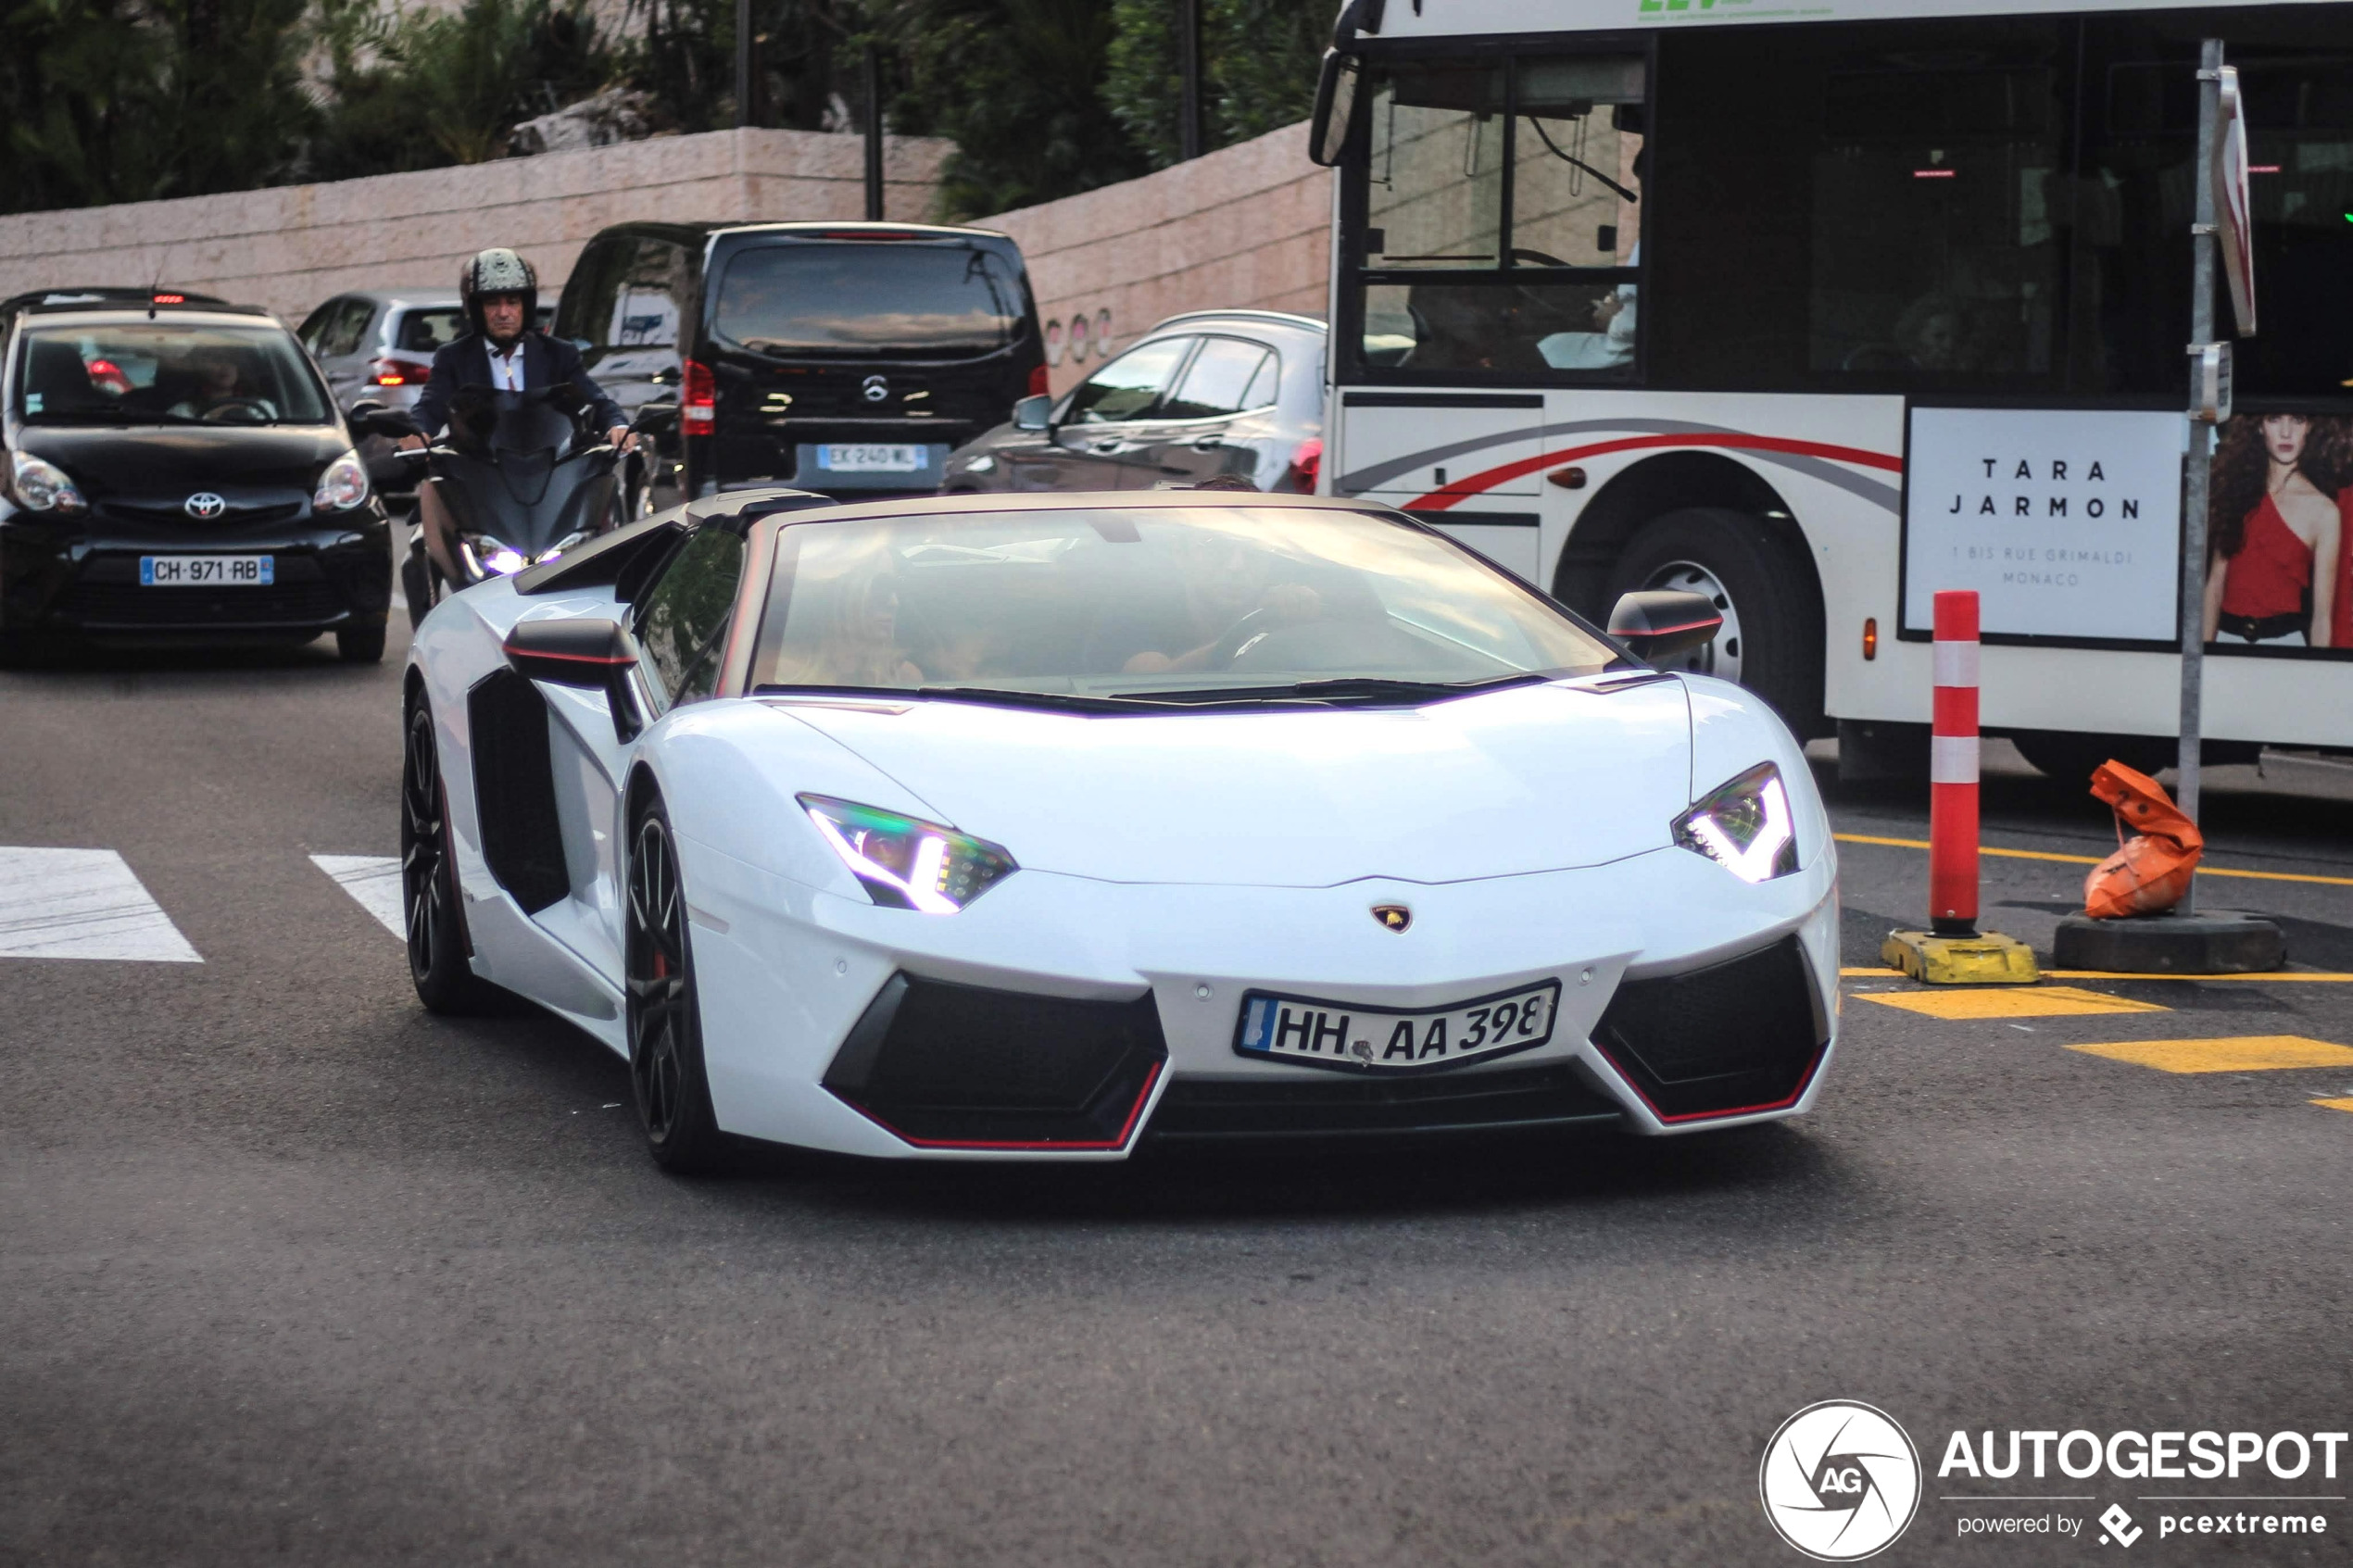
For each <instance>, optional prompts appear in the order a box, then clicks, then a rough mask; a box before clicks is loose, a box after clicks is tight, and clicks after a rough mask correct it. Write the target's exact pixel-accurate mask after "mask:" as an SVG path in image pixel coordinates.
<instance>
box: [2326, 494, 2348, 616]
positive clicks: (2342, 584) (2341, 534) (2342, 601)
mask: <svg viewBox="0 0 2353 1568" xmlns="http://www.w3.org/2000/svg"><path fill="white" fill-rule="evenodd" d="M2336 515H2337V516H2338V517H2339V518H2342V519H2343V520H2344V523H2343V526H2342V527H2340V528H2339V529H2338V530H2337V535H2336V536H2337V538H2338V539H2339V540H2340V541H2343V543H2340V544H2339V545H2338V546H2337V549H2336V609H2335V612H2334V614H2333V615H2331V616H2330V617H2329V624H2330V627H2331V631H2330V635H2329V646H2331V647H2333V648H2353V547H2348V545H2353V489H2346V490H2340V491H2338V492H2337V493H2336Z"/></svg>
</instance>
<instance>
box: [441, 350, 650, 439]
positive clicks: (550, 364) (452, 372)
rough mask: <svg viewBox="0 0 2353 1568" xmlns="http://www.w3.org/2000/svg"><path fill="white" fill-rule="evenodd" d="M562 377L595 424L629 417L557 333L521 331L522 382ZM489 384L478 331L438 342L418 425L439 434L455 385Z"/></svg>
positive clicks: (605, 426) (606, 425) (532, 385)
mask: <svg viewBox="0 0 2353 1568" xmlns="http://www.w3.org/2000/svg"><path fill="white" fill-rule="evenodd" d="M567 381H568V382H570V383H572V384H573V388H574V389H575V390H576V391H578V392H579V394H580V398H581V401H582V403H584V404H585V406H586V407H587V408H588V410H589V413H590V416H591V418H592V419H593V420H594V421H595V424H596V428H597V429H598V430H599V431H606V430H610V429H612V427H613V426H615V425H625V424H627V423H628V422H629V416H628V415H626V414H624V413H623V412H622V411H621V405H620V404H618V403H616V402H614V401H613V400H612V399H611V398H610V397H608V396H606V395H605V390H604V388H602V387H600V386H598V384H597V383H595V382H593V381H591V380H589V379H588V369H587V367H586V366H585V365H584V364H582V363H581V360H580V350H579V349H577V348H574V347H573V345H571V344H570V343H567V342H566V341H564V340H563V339H562V338H560V337H549V336H548V335H547V333H546V332H539V331H537V330H534V331H531V332H525V333H523V334H522V384H523V385H524V386H525V387H526V388H528V389H531V390H534V391H535V390H537V389H538V388H541V387H547V386H553V385H555V384H556V383H558V382H567ZM491 384H493V383H492V382H491V379H490V348H489V345H488V342H487V340H485V339H484V337H483V336H482V334H481V333H479V332H467V333H466V334H465V335H463V336H462V337H459V338H458V339H457V340H455V341H454V342H450V343H446V344H443V345H441V348H440V351H439V352H437V353H435V354H434V357H433V375H432V376H431V377H430V378H429V379H428V380H427V381H426V382H425V390H424V392H423V394H422V395H420V396H419V397H418V399H417V407H416V409H415V417H416V420H417V428H418V429H419V430H422V431H423V432H424V433H426V434H427V435H437V434H439V433H441V428H442V427H443V426H444V425H446V424H447V423H448V422H449V399H450V398H451V397H452V396H453V395H455V394H456V393H457V391H458V389H459V387H461V386H489V385H491Z"/></svg>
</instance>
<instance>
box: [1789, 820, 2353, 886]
mask: <svg viewBox="0 0 2353 1568" xmlns="http://www.w3.org/2000/svg"><path fill="white" fill-rule="evenodd" d="M1831 837H1832V838H1835V839H1837V840H1838V841H1839V842H1840V843H1841V844H1878V845H1883V846H1885V847H1888V848H1890V849H1925V848H1927V847H1928V840H1927V839H1925V838H1880V837H1875V836H1874V835H1872V834H1868V833H1834V834H1831ZM1977 852H1978V853H1979V854H1981V855H1988V856H1992V857H1994V859H2003V860H2058V861H2062V862H2064V863H2065V864H2068V865H2070V866H2096V865H2098V864H2099V863H2100V861H2101V860H2102V859H2105V858H2106V857H2104V856H2099V855H2054V854H2052V853H2051V852H2050V851H2049V850H2047V849H1995V848H1994V847H1991V846H1988V845H1980V846H1979V847H1978V850H1977ZM2197 874H2198V875H2200V876H2237V877H2247V878H2251V879H2252V880H2254V881H2257V882H2317V883H2321V884H2324V885H2326V886H2329V887H2353V876H2316V875H2313V874H2311V873H2309V872H2246V871H2239V870H2237V869H2236V868H2234V867H2231V866H2208V865H2204V864H2201V865H2200V866H2199V867H2198V868H2197Z"/></svg>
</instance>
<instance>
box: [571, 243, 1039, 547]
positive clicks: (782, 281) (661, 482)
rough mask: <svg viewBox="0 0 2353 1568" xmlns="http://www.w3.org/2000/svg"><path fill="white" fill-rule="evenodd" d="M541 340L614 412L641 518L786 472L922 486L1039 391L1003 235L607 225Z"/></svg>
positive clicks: (1016, 255)
mask: <svg viewBox="0 0 2353 1568" xmlns="http://www.w3.org/2000/svg"><path fill="white" fill-rule="evenodd" d="M555 331H556V335H558V336H559V337H566V338H570V339H571V340H572V341H573V342H574V343H576V344H578V345H580V350H581V353H582V355H583V357H584V358H585V360H586V361H587V368H588V372H589V374H591V375H593V376H594V377H596V378H597V381H598V383H599V384H600V385H602V386H603V387H604V389H605V390H606V391H607V392H608V393H610V394H611V395H612V396H613V397H614V398H615V399H617V400H618V401H619V402H620V403H621V405H622V407H623V408H626V409H628V410H629V412H630V413H631V415H632V416H633V418H634V419H635V423H636V426H637V429H638V432H639V434H640V436H641V437H642V438H643V439H644V440H645V442H646V445H647V446H648V452H647V454H646V455H645V456H644V458H642V459H641V460H639V461H636V462H635V463H633V465H632V466H631V469H630V470H629V473H628V475H627V483H628V485H629V490H628V499H629V505H630V508H631V509H632V510H633V511H634V512H637V513H640V514H642V513H643V512H646V511H650V510H653V509H655V508H659V507H663V506H668V505H671V504H673V502H676V501H679V500H683V499H687V498H690V497H693V496H697V495H710V494H711V493H713V492H714V491H717V490H722V489H730V488H734V487H736V486H738V485H749V484H790V485H793V486H796V487H797V488H799V489H803V490H814V491H819V492H822V493H825V494H856V495H862V496H871V495H876V494H891V493H896V494H900V495H924V494H929V493H930V492H932V491H935V490H937V489H938V488H939V485H940V482H941V480H942V478H943V477H944V475H945V472H946V467H947V461H948V454H949V453H950V452H951V451H953V450H954V449H955V448H956V447H958V446H960V445H963V443H965V442H967V441H969V440H971V439H972V438H973V437H974V436H975V435H978V434H979V433H981V432H982V431H985V430H988V429H990V428H991V427H993V426H995V425H999V424H1001V423H1003V422H1004V421H1005V420H1006V419H1007V418H1009V417H1010V416H1011V413H1012V410H1013V404H1014V402H1015V401H1016V400H1017V399H1020V398H1022V397H1026V396H1028V395H1031V394H1033V393H1039V392H1043V391H1045V390H1046V358H1045V345H1044V342H1043V339H1042V337H1041V334H1040V333H1039V332H1038V307H1037V303H1036V301H1035V300H1034V299H1033V298H1032V296H1031V294H1030V289H1029V276H1028V272H1027V270H1026V269H1025V268H1024V267H1023V265H1022V257H1021V248H1020V247H1019V246H1018V245H1014V244H1013V240H1012V239H1011V238H1010V237H1008V236H1007V235H1004V234H1000V233H996V232H992V231H989V230H985V229H952V228H941V227H936V226H933V225H928V224H916V223H847V222H842V223H623V224H617V225H615V226H614V227H612V228H610V229H606V230H604V231H602V232H599V233H598V235H597V237H596V238H595V239H593V240H590V241H589V242H588V245H587V246H586V248H585V249H584V250H583V251H582V252H581V255H580V259H579V261H578V262H577V263H576V264H575V265H574V266H573V270H572V276H571V277H570V278H569V279H567V280H566V281H565V283H564V290H563V300H562V303H561V304H560V306H558V307H557V310H556V326H555Z"/></svg>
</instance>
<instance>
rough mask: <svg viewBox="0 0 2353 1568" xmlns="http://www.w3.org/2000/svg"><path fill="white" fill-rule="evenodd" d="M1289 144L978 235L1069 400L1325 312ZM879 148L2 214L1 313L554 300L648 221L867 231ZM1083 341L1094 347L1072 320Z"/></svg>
mask: <svg viewBox="0 0 2353 1568" xmlns="http://www.w3.org/2000/svg"><path fill="white" fill-rule="evenodd" d="M1305 144H1306V128H1305V127H1304V126H1303V125H1294V126H1288V127H1286V128H1284V129H1282V130H1280V131H1276V132H1269V133H1268V134H1266V135H1265V136H1261V137H1259V138H1257V139H1256V140H1254V141H1250V142H1244V143H1241V144H1238V145H1235V146H1231V147H1226V148H1223V149H1221V150H1219V151H1217V152H1214V153H1211V154H1210V155H1208V156H1207V157H1202V158H1198V159H1196V160H1194V161H1193V162H1190V163H1186V164H1179V165H1177V166H1176V167H1175V168H1173V169H1163V170H1161V171H1160V172H1158V173H1156V174H1150V175H1146V176H1144V177H1143V178H1141V179H1139V180H1131V181H1128V182H1126V183H1124V184H1119V185H1112V186H1107V187H1105V188H1104V189H1102V190H1100V191H1089V192H1088V193H1087V194H1084V195H1077V196H1070V197H1066V198H1064V199H1063V200H1061V201H1056V202H1048V203H1045V204H1043V205H1041V206H1038V207H1023V208H1020V209H1018V210H1016V211H1013V212H1007V213H1001V214H999V215H998V216H996V217H993V218H984V219H980V220H977V224H978V226H979V227H982V228H988V229H1002V230H1004V231H1005V232H1008V233H1010V234H1012V235H1013V237H1014V239H1016V240H1017V241H1019V242H1020V244H1021V246H1022V250H1023V252H1024V253H1025V254H1026V256H1027V257H1028V259H1029V267H1030V272H1031V276H1032V279H1033V281H1034V283H1035V287H1036V289H1037V294H1038V310H1039V314H1040V316H1041V318H1042V319H1044V320H1046V321H1047V322H1048V323H1049V324H1050V333H1049V338H1050V343H1051V345H1052V348H1051V356H1050V357H1051V358H1052V359H1053V360H1054V368H1053V381H1054V386H1055V388H1056V390H1057V391H1059V390H1061V389H1062V388H1064V387H1067V386H1069V385H1070V384H1072V383H1074V382H1076V381H1077V380H1078V379H1079V378H1080V377H1082V376H1084V375H1085V374H1086V373H1087V370H1088V367H1089V366H1092V365H1096V364H1100V363H1101V361H1102V359H1103V358H1104V357H1105V349H1106V347H1107V346H1108V347H1109V348H1112V349H1114V350H1115V349H1116V348H1117V347H1118V346H1120V345H1125V344H1126V343H1129V342H1132V341H1133V340H1134V338H1135V337H1136V335H1137V333H1139V332H1142V331H1143V330H1144V329H1146V328H1147V327H1150V326H1151V324H1152V323H1153V322H1154V321H1157V320H1160V319H1161V318H1163V317H1164V316H1170V315H1174V314H1176V312H1178V311H1181V310H1195V309H1202V308H1206V307H1239V306H1248V307H1257V308H1261V309H1268V310H1291V311H1297V312H1300V313H1302V314H1305V315H1310V316H1318V317H1320V316H1321V315H1323V313H1324V299H1325V279H1326V274H1327V268H1328V265H1329V263H1328V255H1329V245H1330V242H1329V237H1328V231H1329V226H1330V221H1331V180H1330V176H1329V174H1328V172H1327V171H1326V170H1324V169H1317V168H1315V166H1314V165H1312V164H1310V163H1309V162H1308V161H1307V154H1306V145H1305ZM949 152H950V144H949V143H947V142H945V141H942V140H939V139H937V138H932V137H898V136H894V137H891V138H889V139H888V142H887V146H886V149H885V159H884V168H885V169H886V170H887V186H886V192H887V194H886V207H887V211H888V213H889V216H891V217H892V218H895V219H922V218H924V217H925V216H926V215H927V214H928V212H929V210H930V207H931V205H932V200H933V195H934V193H935V191H936V190H937V179H938V171H939V167H940V164H941V163H942V161H943V160H944V159H945V158H946V157H947V156H948V154H949ZM864 179H865V162H864V144H863V142H862V140H861V139H860V138H859V137H856V136H829V135H823V134H819V133H817V132H806V131H719V132H710V133H708V134H704V135H698V136H665V137H659V138H656V139H654V140H652V141H647V142H634V143H629V144H623V145H621V146H614V147H598V148H595V149H591V150H587V151H582V152H570V153H549V154H547V155H545V156H543V157H527V158H504V159H501V160H499V161H497V162H495V163H484V164H472V165H467V166H463V167H460V168H456V169H425V170H421V171H419V172H416V173H412V174H384V175H377V176H374V177H372V178H370V179H365V180H345V181H339V182H334V183H331V184H319V185H286V186H279V187H275V188H272V189H269V190H260V191H244V192H238V193H235V194H227V195H217V196H193V197H188V198H186V199H183V200H178V201H161V202H136V203H130V204H125V205H122V206H117V207H83V208H80V209H76V210H71V211H61V212H28V213H16V214H12V215H8V216H5V217H0V295H7V294H13V293H16V292H18V291H19V290H24V289H33V288H44V287H50V286H54V285H59V284H76V283H83V284H86V283H128V284H132V285H144V284H145V283H147V282H151V281H153V280H155V279H156V278H157V277H160V278H162V279H163V281H165V282H169V283H173V284H177V285H178V286H180V287H182V288H188V289H195V290H200V291H202V292H204V293H207V294H218V295H225V296H226V297H228V298H231V299H235V300H241V301H252V302H255V303H258V304H261V305H266V306H269V307H271V309H273V310H276V311H277V312H278V313H279V314H280V315H282V316H283V317H284V318H286V320H288V321H290V322H292V321H299V320H301V319H302V318H303V317H304V316H306V315H308V313H309V311H310V309H311V307H314V306H316V305H317V304H319V303H320V302H321V300H323V299H325V298H327V297H328V296H329V295H333V294H334V293H336V292H337V291H338V290H341V289H346V288H364V287H373V286H398V285H402V284H410V285H415V284H425V285H432V286H435V287H445V288H446V287H450V286H453V285H454V284H455V282H456V280H457V273H458V265H459V262H460V261H461V260H462V259H463V258H464V257H468V256H471V255H472V254H473V253H474V252H475V251H477V250H480V249H481V248H483V247H484V246H485V245H513V246H514V247H515V248H517V249H518V250H521V251H522V253H523V254H524V255H526V256H528V257H531V259H532V261H533V262H534V263H535V265H537V267H538V268H539V270H540V277H541V280H542V284H543V290H544V292H545V293H546V295H547V296H548V297H550V298H552V297H553V296H554V295H555V292H556V291H557V290H558V289H559V288H560V286H561V284H562V282H563V280H564V278H565V276H566V275H567V274H568V273H569V272H570V271H571V270H572V264H573V260H574V258H575V257H578V255H579V253H580V247H581V245H583V244H584V243H585V241H586V240H587V239H588V238H589V237H590V236H591V235H593V234H594V233H595V232H597V231H598V229H601V228H603V227H604V226H605V225H607V224H609V223H618V222H622V221H623V220H631V219H665V218H666V219H673V220H693V219H710V218H735V217H745V218H762V219H828V218H830V219H849V218H857V217H859V216H862V213H863V212H864V209H865V184H864ZM1080 320H1084V321H1085V323H1086V329H1085V332H1084V334H1083V337H1084V341H1083V343H1082V342H1081V334H1079V333H1078V332H1076V331H1075V329H1074V323H1076V322H1078V321H1080Z"/></svg>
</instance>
